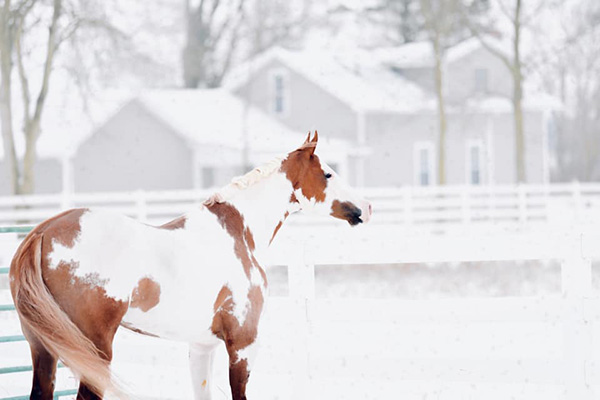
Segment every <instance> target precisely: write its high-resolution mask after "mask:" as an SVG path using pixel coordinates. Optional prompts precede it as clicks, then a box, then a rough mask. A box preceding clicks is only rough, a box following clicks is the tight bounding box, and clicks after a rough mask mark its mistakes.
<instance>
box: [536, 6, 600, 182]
mask: <svg viewBox="0 0 600 400" xmlns="http://www.w3.org/2000/svg"><path fill="white" fill-rule="evenodd" d="M559 12H560V13H561V16H562V20H561V23H562V30H563V39H562V40H561V41H559V42H558V43H557V44H556V45H554V46H551V47H550V48H549V49H548V53H549V54H547V55H546V56H544V57H543V58H542V62H541V63H543V66H545V67H546V71H545V72H546V82H547V89H548V90H550V91H551V92H558V95H559V96H560V98H561V100H562V103H563V104H564V105H565V107H566V111H567V112H566V113H565V115H563V116H562V118H560V119H559V121H557V122H558V123H557V125H558V127H557V129H556V137H555V150H556V155H555V156H556V161H557V165H556V168H557V171H555V175H554V178H555V179H558V180H573V179H576V180H580V181H592V180H599V179H600V25H599V23H600V4H598V3H597V2H586V1H575V2H572V3H569V4H561V8H559ZM557 78H558V79H557ZM556 82H559V84H558V87H556V86H557V85H556Z"/></svg>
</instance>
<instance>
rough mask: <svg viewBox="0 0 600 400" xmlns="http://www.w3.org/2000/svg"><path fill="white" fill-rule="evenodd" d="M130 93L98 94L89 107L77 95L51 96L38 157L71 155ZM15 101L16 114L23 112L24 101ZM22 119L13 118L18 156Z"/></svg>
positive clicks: (22, 142)
mask: <svg viewBox="0 0 600 400" xmlns="http://www.w3.org/2000/svg"><path fill="white" fill-rule="evenodd" d="M130 96H131V95H130V94H129V93H128V92H123V91H105V92H103V93H95V94H94V96H93V97H92V98H90V99H88V102H87V103H88V104H87V107H86V108H84V106H83V105H82V104H81V100H80V98H79V97H77V96H73V97H74V98H70V99H69V101H68V102H65V101H62V99H57V98H52V97H49V101H48V103H47V105H46V107H45V108H44V114H43V117H42V123H41V134H40V137H39V139H38V141H37V156H38V157H39V158H64V157H69V156H71V155H72V154H73V153H74V152H75V151H76V150H77V148H78V147H79V145H80V144H81V143H82V142H83V141H84V140H85V139H86V138H88V137H89V136H91V135H92V133H93V131H94V129H95V128H96V127H97V126H98V124H99V123H102V122H104V121H105V120H106V118H107V117H108V116H110V115H111V114H113V113H114V112H115V111H116V110H117V109H119V108H120V107H121V106H122V105H123V104H124V103H125V101H126V100H127V99H129V98H130ZM13 104H15V106H14V108H13V110H14V111H15V115H19V113H21V112H22V110H20V109H19V108H18V107H19V106H21V104H20V103H19V102H15V103H13ZM21 121H22V117H20V115H19V118H16V119H15V120H14V122H15V127H14V129H15V130H14V132H15V148H16V150H17V156H18V157H22V156H23V154H24V152H25V139H24V135H23V134H22V129H23V128H22V122H21ZM2 158H4V148H3V144H2V142H1V141H0V159H2Z"/></svg>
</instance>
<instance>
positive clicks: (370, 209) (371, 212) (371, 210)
mask: <svg viewBox="0 0 600 400" xmlns="http://www.w3.org/2000/svg"><path fill="white" fill-rule="evenodd" d="M371 214H373V206H372V205H371V204H369V215H371Z"/></svg>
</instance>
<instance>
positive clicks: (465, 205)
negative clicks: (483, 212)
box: [460, 185, 473, 225]
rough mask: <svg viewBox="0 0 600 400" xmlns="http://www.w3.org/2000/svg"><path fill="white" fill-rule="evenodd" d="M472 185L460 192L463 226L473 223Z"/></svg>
mask: <svg viewBox="0 0 600 400" xmlns="http://www.w3.org/2000/svg"><path fill="white" fill-rule="evenodd" d="M472 190H473V189H472V187H471V186H470V185H465V186H464V187H463V190H461V192H460V208H461V216H462V223H463V225H468V224H469V223H470V222H471V202H470V200H471V191H472Z"/></svg>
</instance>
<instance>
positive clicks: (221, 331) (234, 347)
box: [211, 286, 264, 360]
mask: <svg viewBox="0 0 600 400" xmlns="http://www.w3.org/2000/svg"><path fill="white" fill-rule="evenodd" d="M248 300H249V301H250V307H249V308H248V311H247V314H246V319H245V320H244V323H243V324H242V325H240V324H239V322H238V320H237V318H236V317H235V315H234V314H233V309H234V307H235V303H234V302H233V296H232V293H231V290H230V289H229V288H228V287H227V286H223V287H222V288H221V291H220V292H219V294H218V295H217V299H216V300H215V304H214V310H215V316H214V318H213V322H212V325H211V331H212V332H213V333H214V334H215V335H216V336H217V337H218V338H220V339H221V340H223V341H224V342H225V344H226V346H227V351H228V352H229V356H230V358H231V359H233V360H236V359H237V352H238V351H239V350H241V349H243V348H245V347H248V346H249V345H251V344H252V343H254V341H255V340H256V336H257V335H258V321H259V319H260V315H261V313H262V309H263V305H264V298H263V294H262V291H261V289H260V287H258V286H252V287H251V288H250V290H249V291H248Z"/></svg>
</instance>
